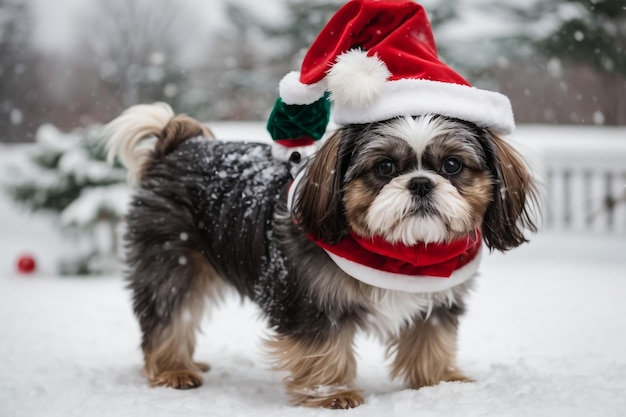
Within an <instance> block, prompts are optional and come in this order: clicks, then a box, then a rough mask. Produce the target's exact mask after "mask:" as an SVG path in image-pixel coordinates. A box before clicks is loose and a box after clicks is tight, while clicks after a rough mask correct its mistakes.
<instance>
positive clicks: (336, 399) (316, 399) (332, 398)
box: [292, 387, 365, 409]
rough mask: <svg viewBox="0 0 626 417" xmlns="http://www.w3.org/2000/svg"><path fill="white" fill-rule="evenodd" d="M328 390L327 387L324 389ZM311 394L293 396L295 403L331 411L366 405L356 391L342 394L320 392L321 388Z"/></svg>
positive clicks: (342, 392)
mask: <svg viewBox="0 0 626 417" xmlns="http://www.w3.org/2000/svg"><path fill="white" fill-rule="evenodd" d="M324 388H326V387H324ZM307 391H311V392H307V393H299V394H295V395H293V401H292V402H293V403H294V404H295V405H302V406H304V407H323V408H331V409H348V408H356V407H358V406H359V405H361V404H363V403H365V400H363V397H362V396H361V394H359V392H358V391H356V390H350V391H341V392H327V393H326V392H320V387H318V388H316V389H315V390H307Z"/></svg>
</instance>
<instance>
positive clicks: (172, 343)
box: [128, 221, 224, 389]
mask: <svg viewBox="0 0 626 417" xmlns="http://www.w3.org/2000/svg"><path fill="white" fill-rule="evenodd" d="M132 226H133V224H132V221H131V222H130V223H129V227H132ZM160 230H161V232H162V229H160ZM132 234H133V233H132V232H129V235H130V236H131V239H130V240H131V241H132ZM179 235H180V236H183V237H184V238H185V240H187V239H188V238H187V236H186V235H185V234H184V233H182V234H181V233H179V234H177V235H176V236H175V239H172V240H170V241H166V242H164V243H159V244H155V243H156V242H155V241H154V240H151V239H147V237H148V236H149V233H148V232H147V231H146V229H144V230H142V231H141V236H142V239H140V241H136V242H135V244H133V245H131V246H130V247H131V251H130V253H129V266H130V268H131V274H130V275H129V277H128V278H129V280H130V285H129V286H130V288H131V289H132V290H133V307H134V311H135V315H136V316H137V318H138V319H139V324H140V327H141V331H142V349H143V353H144V359H145V372H146V375H147V377H148V379H149V381H150V384H151V385H152V386H168V387H172V388H178V389H188V388H194V387H197V386H199V385H201V384H202V377H201V376H200V372H203V371H208V369H209V367H208V365H206V364H203V363H198V362H194V360H193V353H194V349H195V344H196V333H197V331H198V329H199V326H200V322H201V320H202V316H203V312H204V310H205V304H206V303H207V300H209V301H217V299H218V298H219V297H220V296H221V294H222V292H223V289H224V283H223V281H222V280H221V278H220V277H219V276H218V275H217V274H216V272H215V271H214V269H213V268H212V267H211V266H210V265H209V263H208V261H207V260H206V258H205V257H204V256H203V255H202V254H201V253H200V252H198V251H196V250H192V249H189V246H188V245H186V244H185V243H188V242H183V241H182V240H181V239H180V238H179Z"/></svg>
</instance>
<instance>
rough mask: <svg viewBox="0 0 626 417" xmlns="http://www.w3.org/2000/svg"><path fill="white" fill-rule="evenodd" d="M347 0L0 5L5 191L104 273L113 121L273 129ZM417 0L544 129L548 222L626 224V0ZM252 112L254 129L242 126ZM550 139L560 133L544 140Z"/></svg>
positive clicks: (113, 233) (478, 74)
mask: <svg viewBox="0 0 626 417" xmlns="http://www.w3.org/2000/svg"><path fill="white" fill-rule="evenodd" d="M343 3H344V2H343V1H338V0H264V1H262V2H261V1H253V0H210V1H204V0H107V1H97V0H55V1H54V2H53V1H50V0H0V152H1V153H2V154H3V155H4V156H3V158H0V168H1V169H2V180H1V181H0V185H1V186H2V189H3V190H5V191H6V192H8V194H4V195H3V198H6V197H8V199H9V200H10V201H11V203H10V205H11V207H13V206H15V207H20V208H21V209H27V210H30V211H34V212H37V213H42V214H43V215H49V216H52V217H51V218H52V219H53V220H52V223H54V224H55V227H58V228H59V229H60V230H63V231H64V233H65V232H67V233H66V234H68V233H69V234H73V235H74V239H75V240H77V241H79V242H82V243H81V244H80V247H81V248H83V250H82V251H78V252H84V253H81V254H80V256H75V258H76V259H75V260H73V261H70V262H65V263H62V264H63V265H64V266H61V267H59V268H60V270H61V271H62V272H63V273H65V274H70V275H71V274H79V273H92V272H96V271H100V270H103V271H107V270H108V269H107V268H106V267H103V266H102V265H106V264H107V262H104V263H102V262H101V261H102V260H101V259H100V258H101V256H100V255H98V256H96V255H95V254H97V253H100V254H101V253H108V254H110V253H114V252H115V251H117V246H116V242H117V236H118V234H119V231H118V223H119V219H120V218H121V217H122V216H123V211H124V207H125V202H126V200H125V199H126V198H127V193H128V190H127V188H126V187H125V185H124V180H125V172H124V171H123V170H122V169H121V168H120V167H119V166H116V167H113V168H111V167H109V166H107V165H106V164H105V162H104V154H103V151H102V147H101V143H102V138H101V128H102V124H103V123H106V122H108V121H110V120H111V119H112V118H114V117H115V116H117V115H118V114H119V113H120V112H121V111H122V110H123V109H125V108H127V107H128V106H130V105H133V104H137V103H148V102H154V101H166V102H168V103H170V104H171V105H172V107H173V108H174V109H175V110H176V111H177V112H184V113H188V114H190V115H193V116H194V117H196V118H198V119H200V120H204V121H207V122H211V123H212V126H215V129H216V130H217V132H218V134H221V135H224V136H228V135H231V136H235V137H237V136H238V137H240V138H242V137H243V138H246V139H256V138H257V137H255V136H259V137H260V136H262V134H263V133H262V131H263V121H264V120H265V119H266V117H267V115H268V114H269V112H270V110H271V108H272V105H273V102H274V100H275V99H276V96H277V86H278V82H279V80H280V79H281V77H282V76H283V75H284V74H286V73H287V72H289V71H290V70H293V69H297V68H298V67H299V65H300V62H301V60H302V57H303V55H304V53H305V51H306V48H307V47H308V45H309V44H310V43H311V42H312V40H313V39H314V38H315V36H316V35H317V33H318V31H319V30H320V29H321V27H322V26H323V25H324V23H325V22H326V21H327V19H328V18H329V16H331V15H332V14H333V13H334V12H335V11H336V10H337V8H338V7H340V6H341V5H342V4H343ZM422 4H423V5H424V6H425V8H426V10H427V11H428V13H429V17H430V19H431V22H432V25H433V27H434V34H435V39H436V41H437V44H438V47H439V52H440V55H441V57H442V59H443V60H444V61H445V62H447V63H448V64H449V65H451V66H452V67H453V68H455V69H456V70H457V71H458V72H460V73H461V74H463V75H464V76H465V77H466V78H467V79H468V80H469V81H470V82H471V83H472V84H474V85H475V86H477V87H480V88H485V89H491V90H496V91H500V92H502V93H504V94H506V95H507V96H508V97H509V98H510V99H511V101H512V104H513V109H514V113H515V118H516V121H517V123H518V125H521V126H522V127H523V126H524V125H525V124H533V125H534V126H536V125H541V126H543V128H542V129H540V130H536V128H535V130H532V129H531V130H528V129H523V128H522V129H520V130H519V132H521V134H522V136H523V137H524V138H527V139H528V141H527V142H532V141H533V140H535V141H536V142H541V146H542V148H541V149H540V151H539V152H537V155H538V156H537V157H536V158H535V162H536V164H537V165H539V166H540V168H541V169H542V174H543V176H544V177H545V179H546V183H547V184H548V186H547V189H548V190H549V191H550V192H549V193H548V195H549V196H550V197H551V198H552V200H553V201H551V203H550V204H549V210H548V211H547V216H546V221H547V223H548V225H550V224H551V225H557V226H566V228H573V229H575V228H579V229H585V230H587V229H590V228H594V227H595V228H599V229H602V230H613V229H616V228H617V229H619V230H622V229H623V228H626V227H624V226H623V223H625V222H626V214H624V213H623V212H622V211H623V206H624V200H625V199H626V197H625V192H624V184H626V150H624V149H621V150H620V149H619V147H620V146H622V148H623V145H618V144H617V143H618V142H620V143H626V137H624V133H625V132H626V130H623V129H619V128H616V126H623V125H626V2H625V1H624V0H521V1H520V0H517V1H513V0H424V1H422ZM219 121H228V122H229V123H230V125H228V126H230V127H232V129H230V130H229V129H226V128H225V130H220V126H227V125H225V124H223V123H222V124H220V123H215V122H219ZM250 121H257V122H258V123H257V124H255V125H254V126H255V129H252V130H249V131H246V130H245V129H243V126H247V125H246V123H248V122H250ZM233 122H234V124H233ZM547 125H551V126H553V127H554V129H556V128H557V127H558V126H563V125H568V126H570V127H569V128H566V129H563V128H560V129H559V130H558V131H555V130H552V131H550V130H546V129H548V128H547V127H546V126H547ZM581 125H586V126H587V127H583V126H581ZM571 126H575V127H576V128H575V129H573V128H571ZM592 127H594V128H592ZM567 129H569V130H567ZM249 132H252V133H249ZM555 132H558V133H556V134H555ZM524 134H525V136H524ZM546 137H551V139H555V137H558V138H560V139H562V140H563V142H562V143H561V144H558V143H556V142H554V140H552V141H550V143H551V144H552V145H554V146H552V147H550V146H548V147H547V148H546V146H545V143H544V142H546V141H544V138H546ZM568 138H569V139H571V140H568ZM585 139H591V140H592V142H589V141H587V142H585ZM18 143H20V144H24V143H27V145H19V146H18V145H15V144H18ZM574 143H577V144H578V145H575V146H574V145H573V144H574ZM3 144H4V145H3ZM563 144H564V145H565V147H566V148H571V147H572V146H574V148H571V149H574V151H572V152H569V153H567V152H566V153H564V152H563V149H564V146H563ZM571 149H570V150H571ZM568 155H569V156H568ZM531 159H532V158H531ZM546 161H548V163H547V164H546ZM548 167H549V168H550V169H548ZM599 167H601V169H599ZM597 190H601V192H598V191H597ZM16 203H17V204H16ZM7 204H9V203H7ZM620 210H622V211H620ZM607 213H608V214H607ZM601 214H602V216H601ZM600 217H602V219H601V220H598V218H600ZM597 223H598V224H601V226H597V225H596V224H597ZM594 225H595V226H594ZM85 240H86V243H85V242H84V241H85ZM103 241H104V242H105V243H102V242H103ZM98 247H100V249H98ZM102 247H104V248H107V249H102ZM84 248H89V249H84ZM107 256H109V255H107ZM96 258H97V259H96Z"/></svg>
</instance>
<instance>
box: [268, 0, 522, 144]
mask: <svg viewBox="0 0 626 417" xmlns="http://www.w3.org/2000/svg"><path fill="white" fill-rule="evenodd" d="M279 92H280V100H281V101H282V102H283V105H287V106H294V107H300V106H307V105H317V106H319V103H320V102H321V101H324V100H325V99H324V98H325V97H326V96H327V95H328V93H329V94H330V95H329V98H330V100H331V101H332V102H333V111H332V117H333V120H334V122H335V123H336V124H338V125H339V126H342V125H346V124H353V123H368V122H376V121H382V120H387V119H390V118H393V117H396V116H401V115H413V116H419V115H422V114H426V113H432V114H439V115H443V116H448V117H452V118H457V119H461V120H465V121H468V122H472V123H474V124H476V125H477V126H479V127H483V128H489V129H491V130H492V131H493V132H495V133H500V134H507V133H510V132H512V131H513V129H514V128H515V122H514V119H513V111H512V109H511V103H510V102H509V99H508V98H507V97H506V96H504V95H502V94H500V93H496V92H493V91H486V90H481V89H478V88H475V87H472V86H471V84H470V83H469V82H468V81H467V80H465V79H464V78H463V77H462V76H461V75H459V74H458V73H456V72H455V71H454V70H453V69H451V68H450V67H448V66H447V65H446V64H444V63H443V62H441V61H440V60H439V58H438V55H437V47H436V46H435V41H434V38H433V34H432V29H431V26H430V23H429V21H428V18H427V16H426V12H425V11H424V9H423V7H422V6H421V5H419V4H417V3H414V2H413V1H405V0H352V1H350V2H348V3H347V4H345V5H344V6H343V7H342V8H341V9H340V10H338V11H337V13H336V14H335V15H334V16H333V17H332V18H331V20H330V21H329V22H328V24H327V25H326V26H325V27H324V28H323V29H322V31H321V33H320V34H319V35H318V37H317V39H316V40H315V41H314V42H313V44H312V45H311V47H310V49H309V50H308V52H307V54H306V56H305V58H304V61H303V63H302V68H301V70H300V71H294V72H291V73H289V74H287V75H286V76H285V77H284V78H283V79H282V81H281V82H280V85H279ZM307 117H308V116H307ZM270 124H271V121H270ZM275 139H285V137H282V138H275ZM314 139H317V138H314Z"/></svg>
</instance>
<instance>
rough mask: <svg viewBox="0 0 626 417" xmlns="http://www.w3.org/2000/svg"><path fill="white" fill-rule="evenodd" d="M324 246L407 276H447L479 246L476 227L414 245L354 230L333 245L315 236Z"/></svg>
mask: <svg viewBox="0 0 626 417" xmlns="http://www.w3.org/2000/svg"><path fill="white" fill-rule="evenodd" d="M315 243H317V244H318V245H319V246H320V247H322V248H323V249H324V250H326V251H328V252H330V253H332V254H335V255H337V256H340V257H342V258H345V259H348V260H349V261H352V262H355V263H357V264H361V265H365V266H368V267H370V268H374V269H377V270H379V271H385V272H391V273H395V274H402V275H409V276H429V277H438V278H449V277H450V276H451V275H452V273H453V272H454V271H455V270H457V269H459V268H461V267H463V266H465V265H467V264H468V263H469V262H470V261H472V260H473V259H474V258H475V257H476V255H477V254H478V252H479V251H480V247H481V244H482V243H481V235H480V231H479V230H478V229H477V230H476V231H475V232H473V233H470V234H468V235H467V236H465V237H462V238H460V239H457V240H453V241H451V242H448V243H423V242H419V243H417V244H416V245H413V246H406V245H403V244H401V243H396V244H390V243H388V242H386V241H385V240H384V239H383V238H381V237H378V236H375V237H373V238H362V237H360V236H357V235H356V234H355V233H353V232H350V234H349V235H348V236H347V237H345V238H344V239H343V240H342V241H341V242H339V243H338V244H336V245H329V244H327V243H324V242H322V241H320V240H315Z"/></svg>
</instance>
